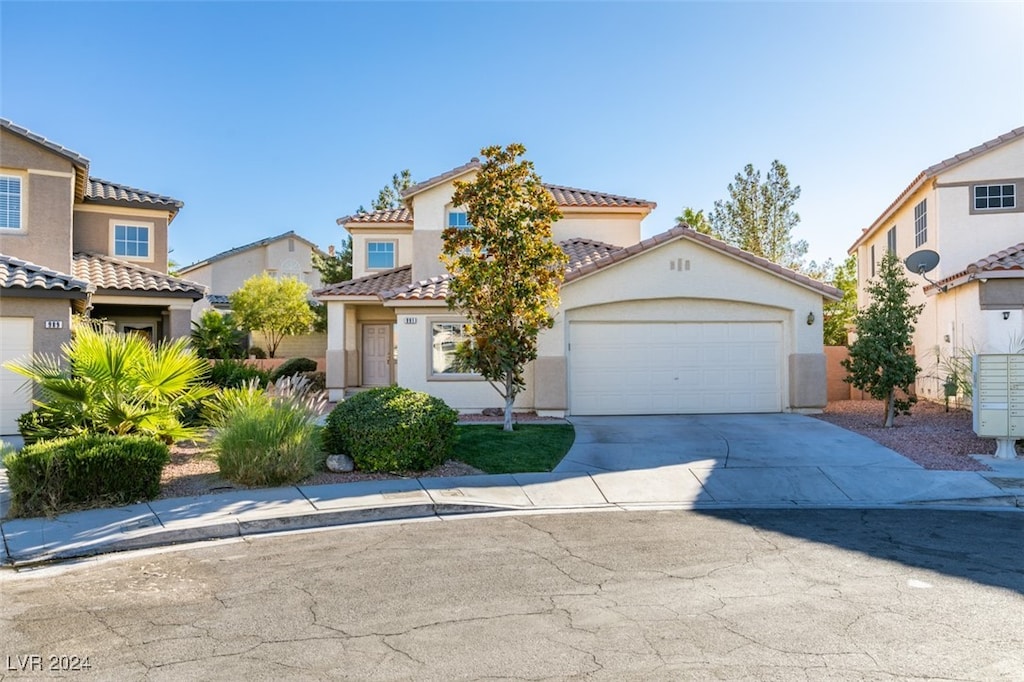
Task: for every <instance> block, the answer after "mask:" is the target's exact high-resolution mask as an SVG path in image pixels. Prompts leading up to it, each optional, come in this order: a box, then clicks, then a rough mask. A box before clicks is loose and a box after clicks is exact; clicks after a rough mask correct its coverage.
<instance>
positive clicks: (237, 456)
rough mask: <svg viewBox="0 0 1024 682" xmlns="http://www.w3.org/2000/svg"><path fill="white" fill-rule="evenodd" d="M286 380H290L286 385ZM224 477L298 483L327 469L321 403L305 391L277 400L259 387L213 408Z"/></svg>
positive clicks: (232, 393)
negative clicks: (319, 418) (320, 424)
mask: <svg viewBox="0 0 1024 682" xmlns="http://www.w3.org/2000/svg"><path fill="white" fill-rule="evenodd" d="M286 381H287V380H286ZM209 414H210V423H211V424H212V425H213V427H214V429H215V434H214V437H213V443H212V446H213V452H214V454H215V455H216V458H217V465H218V467H220V473H221V475H222V476H224V477H225V478H227V479H228V480H231V481H234V482H236V483H241V484H242V485H249V486H276V485H287V484H291V483H297V482H298V481H300V480H302V479H303V478H306V477H307V476H310V475H312V474H313V473H314V472H316V471H317V469H319V468H320V467H321V465H322V464H323V460H324V455H323V452H322V450H321V449H320V433H319V431H320V427H318V426H317V425H316V418H317V416H318V414H319V412H318V411H317V409H316V400H315V399H311V398H309V397H308V396H306V395H305V394H304V393H303V392H302V391H301V390H299V391H297V392H294V393H293V392H285V393H284V394H281V393H280V391H279V393H278V394H277V395H272V394H269V393H267V392H266V391H264V390H263V389H261V388H259V386H258V385H256V384H255V383H252V384H250V385H249V386H246V387H244V388H227V389H224V390H223V391H221V394H220V395H219V396H218V397H217V398H216V399H215V400H213V401H211V402H210V403H209Z"/></svg>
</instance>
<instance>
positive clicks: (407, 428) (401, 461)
mask: <svg viewBox="0 0 1024 682" xmlns="http://www.w3.org/2000/svg"><path fill="white" fill-rule="evenodd" d="M458 419H459V414H458V412H456V411H455V410H453V409H452V408H450V407H448V406H447V405H446V404H445V403H444V401H443V400H441V399H439V398H435V397H433V396H430V395H427V394H426V393H419V392H417V391H411V390H409V389H407V388H399V387H398V386H387V387H384V388H374V389H371V390H369V391H364V392H362V393H357V394H355V395H354V396H352V397H351V398H348V399H347V400H345V401H344V402H342V403H340V404H339V405H338V406H337V407H335V408H334V410H333V411H332V412H331V414H330V415H328V417H327V425H326V428H325V429H324V434H323V436H324V447H325V449H326V450H327V452H329V453H331V454H337V453H345V454H347V455H350V456H351V457H352V459H353V461H354V462H355V465H356V468H357V469H359V470H360V471H425V470H427V469H431V468H433V467H435V466H437V465H439V464H441V463H443V462H444V461H445V460H446V459H448V457H450V456H451V453H452V449H453V448H454V447H455V442H456V440H457V438H458V433H457V431H456V428H455V425H456V423H457V422H458Z"/></svg>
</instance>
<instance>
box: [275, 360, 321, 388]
mask: <svg viewBox="0 0 1024 682" xmlns="http://www.w3.org/2000/svg"><path fill="white" fill-rule="evenodd" d="M315 371H316V360H310V359H309V358H292V359H291V360H285V361H284V362H283V363H281V366H280V367H278V368H277V369H275V370H274V371H273V372H271V374H270V380H271V381H272V382H273V381H277V380H278V379H280V378H281V377H290V376H294V375H296V374H299V373H300V372H315Z"/></svg>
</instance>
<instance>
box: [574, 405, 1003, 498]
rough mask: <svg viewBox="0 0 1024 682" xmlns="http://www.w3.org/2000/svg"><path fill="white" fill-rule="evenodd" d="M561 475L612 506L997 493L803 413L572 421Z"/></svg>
mask: <svg viewBox="0 0 1024 682" xmlns="http://www.w3.org/2000/svg"><path fill="white" fill-rule="evenodd" d="M570 421H571V422H572V424H573V426H574V427H575V428H576V440H575V442H574V443H573V446H572V448H571V449H570V450H569V453H568V454H567V455H566V456H565V459H563V460H562V462H561V463H559V465H558V466H557V467H556V468H555V470H554V473H556V474H563V475H572V474H576V475H579V474H588V475H590V476H591V477H592V478H593V479H594V481H595V482H596V483H597V484H598V486H599V487H600V488H601V489H602V491H604V492H605V495H606V496H607V497H608V498H609V500H611V499H613V498H616V499H621V500H631V501H633V502H641V501H643V502H648V503H657V502H663V501H667V500H670V499H687V500H690V501H692V502H693V503H694V504H709V505H714V504H730V505H740V506H744V505H764V504H770V505H776V504H783V505H788V504H817V505H822V504H824V505H847V504H851V503H855V504H856V503H864V504H872V503H875V504H881V503H886V502H891V501H895V500H899V501H900V502H904V503H905V502H914V501H940V500H946V501H952V500H959V499H964V498H973V499H978V498H987V497H992V496H994V495H996V494H998V493H999V492H1000V491H999V490H998V489H997V488H995V486H993V485H992V484H991V483H989V481H987V480H986V479H985V478H984V477H982V476H979V475H978V474H977V473H974V472H965V471H928V470H925V469H924V468H922V467H921V466H919V465H917V464H915V463H914V462H912V461H911V460H909V459H907V458H906V457H903V456H902V455H900V454H899V453H897V452H894V451H892V450H890V449H888V448H886V447H883V446H881V445H879V444H878V443H876V442H874V441H873V440H871V439H869V438H865V437H864V436H861V435H859V434H856V433H853V432H851V431H847V430H845V429H842V428H839V427H838V426H834V425H832V424H829V423H828V422H824V421H821V420H819V419H815V418H813V417H807V416H804V415H798V414H732V415H728V414H727V415H666V416H640V417H572V418H571V419H570Z"/></svg>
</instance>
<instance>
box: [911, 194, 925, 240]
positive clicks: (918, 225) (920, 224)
mask: <svg viewBox="0 0 1024 682" xmlns="http://www.w3.org/2000/svg"><path fill="white" fill-rule="evenodd" d="M926 241H928V200H927V199H922V200H921V203H920V204H918V205H917V206H915V207H914V246H921V244H924V243H925V242H926Z"/></svg>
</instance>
